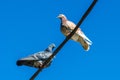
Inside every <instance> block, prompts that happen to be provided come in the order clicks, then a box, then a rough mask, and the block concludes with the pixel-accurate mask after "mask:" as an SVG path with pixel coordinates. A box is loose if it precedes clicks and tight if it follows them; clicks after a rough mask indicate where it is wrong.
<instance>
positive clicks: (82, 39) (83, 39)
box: [78, 36, 92, 51]
mask: <svg viewBox="0 0 120 80" xmlns="http://www.w3.org/2000/svg"><path fill="white" fill-rule="evenodd" d="M78 42H80V43H81V45H82V47H83V48H84V49H85V50H86V51H88V50H89V49H90V45H92V42H91V41H90V40H89V39H88V38H87V37H86V36H85V37H81V36H80V37H79V38H78Z"/></svg>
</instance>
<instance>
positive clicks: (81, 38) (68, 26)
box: [58, 14, 92, 51]
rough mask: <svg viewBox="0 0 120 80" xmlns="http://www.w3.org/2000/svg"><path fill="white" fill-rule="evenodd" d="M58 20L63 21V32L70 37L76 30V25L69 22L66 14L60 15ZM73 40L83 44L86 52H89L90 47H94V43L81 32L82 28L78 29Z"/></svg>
mask: <svg viewBox="0 0 120 80" xmlns="http://www.w3.org/2000/svg"><path fill="white" fill-rule="evenodd" d="M58 18H59V19H60V20H61V27H60V29H61V32H62V33H63V34H64V35H65V36H68V35H69V34H70V33H71V32H72V31H73V30H74V28H75V27H76V25H75V24H74V23H73V22H72V21H69V20H68V19H67V17H66V16H65V15H64V14H59V15H58ZM71 39H72V40H74V41H76V42H79V43H81V45H82V47H83V48H84V50H85V51H88V50H89V49H90V45H92V41H91V40H90V39H88V37H87V36H86V35H85V34H84V33H83V32H82V31H81V29H80V28H78V29H77V31H76V32H75V34H74V35H73V36H72V38H71Z"/></svg>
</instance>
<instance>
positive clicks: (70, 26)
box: [66, 21, 92, 45]
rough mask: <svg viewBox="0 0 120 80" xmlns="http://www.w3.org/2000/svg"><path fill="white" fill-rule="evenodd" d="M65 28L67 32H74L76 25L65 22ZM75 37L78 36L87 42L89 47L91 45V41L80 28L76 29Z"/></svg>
mask: <svg viewBox="0 0 120 80" xmlns="http://www.w3.org/2000/svg"><path fill="white" fill-rule="evenodd" d="M66 24H67V28H68V30H71V32H72V31H73V30H74V28H75V27H76V25H75V24H74V23H73V22H72V21H67V22H66ZM75 35H76V36H77V35H79V36H81V38H83V39H85V40H86V41H87V42H89V45H91V44H92V41H91V40H90V39H89V38H88V37H87V36H86V35H85V34H84V33H83V32H82V31H81V29H80V28H78V30H77V31H76V34H75Z"/></svg>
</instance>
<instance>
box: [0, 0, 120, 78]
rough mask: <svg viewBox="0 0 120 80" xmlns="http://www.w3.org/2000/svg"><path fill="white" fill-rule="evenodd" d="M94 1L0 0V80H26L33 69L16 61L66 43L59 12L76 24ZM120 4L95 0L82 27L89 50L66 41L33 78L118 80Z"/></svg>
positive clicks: (119, 74) (114, 0)
mask: <svg viewBox="0 0 120 80" xmlns="http://www.w3.org/2000/svg"><path fill="white" fill-rule="evenodd" d="M92 1H93V0H0V57H1V58H0V80H29V78H30V77H31V76H32V75H33V74H34V72H35V71H36V70H37V69H35V68H31V67H27V66H21V67H18V66H16V61H17V60H18V59H20V58H22V57H25V56H28V55H30V54H33V53H35V52H38V51H42V50H44V49H46V48H47V46H48V45H49V44H51V43H55V44H56V46H59V44H60V43H61V42H62V41H63V40H64V39H65V37H64V36H63V34H61V32H60V20H59V19H57V18H56V17H57V16H58V15H59V14H61V13H63V14H65V15H66V16H67V18H68V19H69V20H71V21H73V22H75V23H76V24H77V23H78V21H79V20H80V18H81V16H82V15H83V14H84V12H85V11H86V9H87V8H88V7H89V5H90V3H91V2H92ZM119 8H120V0H98V2H97V5H96V6H95V7H94V9H93V10H92V12H91V13H90V14H89V16H88V17H87V18H86V19H85V21H84V22H83V24H82V25H81V26H80V28H81V29H82V31H83V32H84V33H85V34H86V35H87V36H88V37H89V39H91V41H93V45H92V46H91V48H90V50H89V51H88V52H86V51H84V50H83V48H82V47H81V45H80V44H79V43H77V42H74V41H72V40H69V41H68V42H67V43H66V44H65V46H64V47H63V48H62V50H61V51H60V52H59V53H58V54H57V56H56V58H55V59H54V61H53V63H52V65H51V66H50V67H49V68H46V69H44V70H43V72H42V73H40V74H39V75H38V76H37V78H36V80H120V20H119V19H120V9H119Z"/></svg>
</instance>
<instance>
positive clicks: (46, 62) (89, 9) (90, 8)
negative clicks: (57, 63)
mask: <svg viewBox="0 0 120 80" xmlns="http://www.w3.org/2000/svg"><path fill="white" fill-rule="evenodd" d="M97 1H98V0H94V1H93V2H92V3H91V5H90V7H89V8H88V9H87V11H86V12H85V13H84V15H83V16H82V18H81V19H80V21H79V22H78V24H77V26H76V27H75V29H74V30H73V31H72V32H71V33H70V34H69V35H68V36H67V37H66V38H65V40H64V41H63V42H62V43H61V44H60V45H59V46H58V47H57V49H56V50H55V51H54V52H53V54H52V55H51V56H50V57H49V58H48V59H47V60H46V61H45V62H44V63H43V68H44V66H46V65H47V64H48V63H49V62H50V61H51V59H52V58H53V57H54V56H55V55H56V54H57V53H58V52H59V51H60V50H61V49H62V47H63V46H64V45H65V44H66V43H67V41H68V40H69V39H70V38H71V37H72V36H73V35H74V33H75V32H76V31H77V29H78V28H79V26H80V25H81V24H82V22H83V21H84V20H85V18H86V17H87V16H88V14H89V13H90V11H91V10H92V9H93V7H94V6H95V4H96V2H97ZM43 68H40V69H38V70H37V72H35V73H34V75H33V76H32V77H31V78H30V80H34V78H35V77H36V76H37V75H38V74H39V72H40V71H42V69H43Z"/></svg>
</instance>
